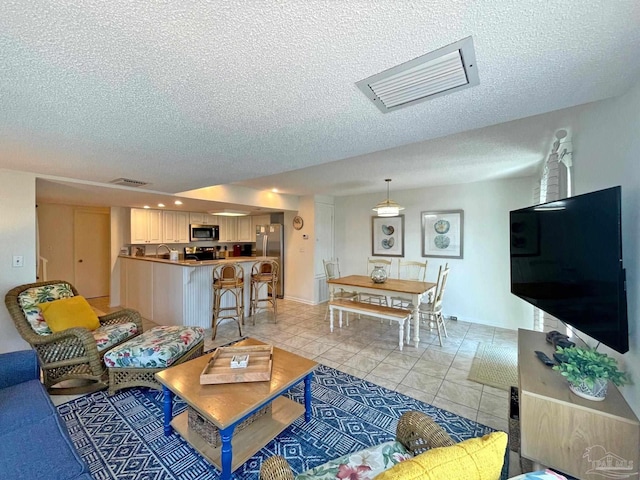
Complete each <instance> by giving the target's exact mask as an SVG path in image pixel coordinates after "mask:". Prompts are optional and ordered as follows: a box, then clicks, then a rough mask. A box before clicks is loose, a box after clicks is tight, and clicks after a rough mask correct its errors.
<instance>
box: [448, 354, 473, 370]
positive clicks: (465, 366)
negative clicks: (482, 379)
mask: <svg viewBox="0 0 640 480" xmlns="http://www.w3.org/2000/svg"><path fill="white" fill-rule="evenodd" d="M472 364H473V357H465V356H462V355H456V358H454V359H453V362H451V367H452V368H455V369H458V370H465V371H467V372H469V370H471V365H472Z"/></svg>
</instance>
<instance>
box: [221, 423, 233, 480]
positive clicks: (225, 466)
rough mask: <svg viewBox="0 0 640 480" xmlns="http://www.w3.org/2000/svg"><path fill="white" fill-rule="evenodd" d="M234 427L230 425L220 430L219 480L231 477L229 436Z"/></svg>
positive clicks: (231, 457)
mask: <svg viewBox="0 0 640 480" xmlns="http://www.w3.org/2000/svg"><path fill="white" fill-rule="evenodd" d="M235 428H236V426H235V425H232V426H230V427H228V428H225V429H224V430H220V438H221V439H222V450H221V462H222V473H221V475H220V479H221V480H229V479H230V478H231V460H233V450H232V445H231V438H232V437H233V430H234V429H235Z"/></svg>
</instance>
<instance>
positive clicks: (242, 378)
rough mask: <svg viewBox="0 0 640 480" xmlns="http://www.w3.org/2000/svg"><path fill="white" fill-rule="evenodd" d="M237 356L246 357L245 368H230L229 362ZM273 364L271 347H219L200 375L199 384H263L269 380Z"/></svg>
mask: <svg viewBox="0 0 640 480" xmlns="http://www.w3.org/2000/svg"><path fill="white" fill-rule="evenodd" d="M238 355H247V356H248V362H247V366H246V367H242V368H238V367H232V366H231V361H232V359H233V358H234V357H236V358H237V356H238ZM272 364H273V346H272V345H252V346H248V347H220V348H218V349H216V351H215V352H213V354H212V355H211V359H210V360H209V362H208V363H207V365H206V366H205V367H204V370H202V373H201V374H200V384H202V385H205V384H215V383H240V382H264V381H267V380H271V366H272Z"/></svg>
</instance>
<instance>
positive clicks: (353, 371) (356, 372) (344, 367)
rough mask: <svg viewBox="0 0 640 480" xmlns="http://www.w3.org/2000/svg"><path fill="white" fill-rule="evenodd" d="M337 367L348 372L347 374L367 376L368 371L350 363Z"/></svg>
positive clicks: (359, 376)
mask: <svg viewBox="0 0 640 480" xmlns="http://www.w3.org/2000/svg"><path fill="white" fill-rule="evenodd" d="M337 369H338V370H340V371H341V372H344V373H348V374H349V375H353V376H354V377H358V378H364V377H366V376H367V373H369V372H365V371H363V370H359V369H357V368H355V367H353V366H351V365H340V366H339V367H337Z"/></svg>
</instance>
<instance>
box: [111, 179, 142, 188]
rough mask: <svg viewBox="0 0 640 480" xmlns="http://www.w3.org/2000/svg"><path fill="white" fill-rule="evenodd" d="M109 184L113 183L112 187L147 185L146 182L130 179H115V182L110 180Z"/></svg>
mask: <svg viewBox="0 0 640 480" xmlns="http://www.w3.org/2000/svg"><path fill="white" fill-rule="evenodd" d="M109 183H113V184H114V185H122V186H123V187H144V186H145V185H149V184H148V183H147V182H141V181H140V180H131V179H130V178H116V179H115V180H111V181H110V182H109Z"/></svg>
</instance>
